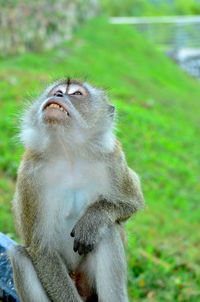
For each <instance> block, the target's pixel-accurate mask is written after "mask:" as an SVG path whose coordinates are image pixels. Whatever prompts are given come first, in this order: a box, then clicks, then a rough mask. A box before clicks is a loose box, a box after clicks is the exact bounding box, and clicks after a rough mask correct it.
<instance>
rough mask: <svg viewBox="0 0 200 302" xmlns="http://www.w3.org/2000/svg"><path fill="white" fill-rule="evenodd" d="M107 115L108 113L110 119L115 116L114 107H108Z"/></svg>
mask: <svg viewBox="0 0 200 302" xmlns="http://www.w3.org/2000/svg"><path fill="white" fill-rule="evenodd" d="M109 113H110V117H112V118H114V115H115V106H113V105H109Z"/></svg>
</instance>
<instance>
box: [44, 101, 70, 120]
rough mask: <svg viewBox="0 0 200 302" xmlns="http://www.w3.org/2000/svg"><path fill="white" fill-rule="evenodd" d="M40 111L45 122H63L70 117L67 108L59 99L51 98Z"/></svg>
mask: <svg viewBox="0 0 200 302" xmlns="http://www.w3.org/2000/svg"><path fill="white" fill-rule="evenodd" d="M42 111H43V114H44V120H45V121H46V122H54V121H55V122H59V121H64V120H65V119H66V118H67V117H70V112H69V108H68V106H67V105H66V103H65V101H63V100H62V99H61V100H60V99H59V98H53V99H50V100H49V101H47V102H46V103H45V105H44V106H43V109H42Z"/></svg>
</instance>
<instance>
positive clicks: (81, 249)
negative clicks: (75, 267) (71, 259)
mask: <svg viewBox="0 0 200 302" xmlns="http://www.w3.org/2000/svg"><path fill="white" fill-rule="evenodd" d="M78 253H79V255H83V254H85V245H84V244H81V243H79V246H78Z"/></svg>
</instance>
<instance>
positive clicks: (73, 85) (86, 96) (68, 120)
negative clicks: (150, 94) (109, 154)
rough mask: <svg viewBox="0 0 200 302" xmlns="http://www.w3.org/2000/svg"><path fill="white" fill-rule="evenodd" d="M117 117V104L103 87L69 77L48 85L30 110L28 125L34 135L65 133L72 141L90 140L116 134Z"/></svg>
mask: <svg viewBox="0 0 200 302" xmlns="http://www.w3.org/2000/svg"><path fill="white" fill-rule="evenodd" d="M113 116H114V107H113V106H112V105H110V104H109V102H108V99H107V97H106V96H105V94H104V92H103V91H102V90H100V89H97V88H94V87H92V86H91V85H89V84H87V83H81V82H78V81H76V80H72V81H70V80H67V81H62V82H58V83H56V84H54V85H52V86H51V87H49V88H47V90H46V91H45V92H44V93H43V95H42V96H41V97H40V98H39V99H38V100H37V101H36V102H35V103H33V104H32V105H31V107H30V109H29V110H28V111H27V113H26V115H25V118H24V122H25V123H24V124H26V125H27V124H28V128H29V129H30V128H32V134H31V135H34V137H35V136H36V134H37V136H38V135H40V136H41V134H42V133H43V137H44V136H48V137H54V138H55V136H56V135H57V136H59V135H62V139H63V138H64V139H65V140H67V141H68V142H69V140H70V143H73V142H76V143H77V142H79V143H88V142H92V141H95V140H100V139H101V137H102V136H105V135H106V134H107V133H108V132H109V133H112V124H113ZM23 128H24V129H23V130H25V127H23ZM22 132H23V131H22ZM29 132H30V131H29ZM22 134H23V133H22ZM52 135H53V136H52ZM38 139H39V138H38ZM22 140H23V137H22Z"/></svg>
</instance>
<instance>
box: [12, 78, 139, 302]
mask: <svg viewBox="0 0 200 302" xmlns="http://www.w3.org/2000/svg"><path fill="white" fill-rule="evenodd" d="M113 121H114V106H112V105H111V104H110V103H109V101H108V98H107V96H106V95H105V93H104V92H103V90H101V89H97V88H95V87H93V86H91V85H89V84H88V83H85V82H81V81H77V80H70V79H67V80H62V81H58V82H56V83H54V84H53V85H51V86H50V87H48V88H47V89H46V91H45V92H44V93H43V94H42V95H41V96H40V97H39V98H38V99H37V100H36V101H35V102H33V103H32V104H31V105H30V107H29V108H28V109H27V110H26V112H25V114H24V117H23V121H22V128H21V140H22V142H23V144H24V147H25V152H24V155H23V159H22V162H21V165H20V167H19V171H18V179H17V188H16V192H15V196H14V201H13V207H14V213H15V220H16V226H17V230H18V232H19V235H20V237H21V239H22V242H23V246H22V245H19V246H14V247H12V248H11V249H10V251H9V257H10V259H11V263H12V267H13V272H14V281H15V286H16V289H17V292H18V294H19V296H20V299H21V301H22V302H49V301H53V302H81V301H88V302H89V301H98V302H127V301H128V295H127V288H126V260H125V253H124V246H123V222H124V221H126V220H127V219H128V218H129V217H130V216H131V215H132V214H134V213H135V212H136V211H137V210H138V209H139V208H140V207H141V206H143V204H144V199H143V195H142V192H141V188H140V182H139V178H138V176H137V174H136V173H135V172H133V171H132V170H131V169H130V168H128V166H127V163H126V159H125V156H124V153H123V151H122V148H121V145H120V143H119V142H118V140H117V139H116V137H115V135H114V133H113Z"/></svg>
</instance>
